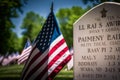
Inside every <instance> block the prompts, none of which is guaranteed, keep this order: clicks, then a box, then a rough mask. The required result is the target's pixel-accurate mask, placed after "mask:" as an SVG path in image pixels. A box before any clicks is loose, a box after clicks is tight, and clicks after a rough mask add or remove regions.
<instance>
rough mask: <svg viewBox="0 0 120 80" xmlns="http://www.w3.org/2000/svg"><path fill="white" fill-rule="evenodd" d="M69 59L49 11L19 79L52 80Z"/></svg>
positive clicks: (67, 50)
mask: <svg viewBox="0 0 120 80" xmlns="http://www.w3.org/2000/svg"><path fill="white" fill-rule="evenodd" d="M70 59H71V55H70V53H69V49H68V47H67V45H66V42H65V40H64V38H63V36H62V34H61V32H60V29H59V27H58V25H57V21H56V18H55V16H54V13H53V11H51V13H50V14H49V15H48V18H47V20H46V22H45V24H44V25H43V28H42V30H41V32H40V33H39V34H38V36H37V38H36V40H35V43H34V45H33V49H32V51H31V53H30V56H29V59H28V61H27V63H26V64H25V67H24V69H23V72H22V77H21V80H53V79H54V77H55V75H56V74H57V73H58V72H59V71H60V70H61V69H62V68H63V67H64V66H65V65H66V64H67V63H68V62H69V60H70Z"/></svg>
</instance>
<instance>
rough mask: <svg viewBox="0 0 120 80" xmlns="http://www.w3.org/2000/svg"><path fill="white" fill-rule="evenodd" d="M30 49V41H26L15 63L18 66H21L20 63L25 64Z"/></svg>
mask: <svg viewBox="0 0 120 80" xmlns="http://www.w3.org/2000/svg"><path fill="white" fill-rule="evenodd" d="M31 49H32V46H31V43H30V40H27V42H26V44H25V46H24V49H23V51H22V53H21V55H20V56H19V57H18V61H17V62H18V64H22V63H25V62H26V60H27V59H28V56H29V54H30V51H31Z"/></svg>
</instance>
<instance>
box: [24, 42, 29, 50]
mask: <svg viewBox="0 0 120 80" xmlns="http://www.w3.org/2000/svg"><path fill="white" fill-rule="evenodd" d="M30 45H31V43H30V41H29V40H27V42H26V44H25V46H24V49H26V48H27V47H29V46H30Z"/></svg>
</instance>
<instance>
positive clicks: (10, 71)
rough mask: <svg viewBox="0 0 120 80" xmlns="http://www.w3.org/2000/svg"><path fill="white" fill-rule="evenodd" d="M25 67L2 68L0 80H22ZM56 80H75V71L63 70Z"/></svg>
mask: <svg viewBox="0 0 120 80" xmlns="http://www.w3.org/2000/svg"><path fill="white" fill-rule="evenodd" d="M22 69H23V65H10V66H4V67H3V66H0V80H20V75H21V72H22ZM54 80H73V71H72V70H70V71H65V68H64V69H62V70H61V71H60V72H59V73H58V75H57V76H56V77H55V78H54Z"/></svg>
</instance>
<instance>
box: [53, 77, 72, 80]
mask: <svg viewBox="0 0 120 80" xmlns="http://www.w3.org/2000/svg"><path fill="white" fill-rule="evenodd" d="M54 80H73V78H68V77H56V78H54Z"/></svg>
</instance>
